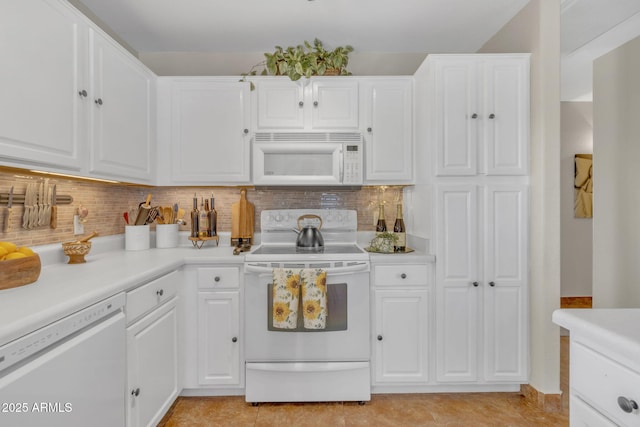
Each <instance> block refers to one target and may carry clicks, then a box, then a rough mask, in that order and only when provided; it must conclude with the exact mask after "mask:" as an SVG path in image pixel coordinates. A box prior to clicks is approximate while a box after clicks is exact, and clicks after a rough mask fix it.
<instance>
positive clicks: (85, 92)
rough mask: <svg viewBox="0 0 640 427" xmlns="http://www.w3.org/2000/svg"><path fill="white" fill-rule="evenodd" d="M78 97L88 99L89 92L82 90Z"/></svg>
mask: <svg viewBox="0 0 640 427" xmlns="http://www.w3.org/2000/svg"><path fill="white" fill-rule="evenodd" d="M78 95H80V96H81V97H83V98H86V97H87V91H86V90H84V89H82V90H81V91H80V92H78Z"/></svg>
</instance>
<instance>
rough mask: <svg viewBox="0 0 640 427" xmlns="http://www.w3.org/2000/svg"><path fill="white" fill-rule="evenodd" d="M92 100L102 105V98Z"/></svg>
mask: <svg viewBox="0 0 640 427" xmlns="http://www.w3.org/2000/svg"><path fill="white" fill-rule="evenodd" d="M93 102H95V103H96V104H97V105H102V98H98V99H96V100H95V101H93Z"/></svg>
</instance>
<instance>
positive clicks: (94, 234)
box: [76, 231, 99, 243]
mask: <svg viewBox="0 0 640 427" xmlns="http://www.w3.org/2000/svg"><path fill="white" fill-rule="evenodd" d="M98 235H99V234H98V232H97V231H94V232H93V233H91V234H89V235H87V236H85V237H83V238H82V239H79V240H76V243H86V242H88V241H89V240H91V239H93V238H94V237H96V236H98Z"/></svg>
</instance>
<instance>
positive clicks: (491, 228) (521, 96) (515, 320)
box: [427, 54, 529, 390]
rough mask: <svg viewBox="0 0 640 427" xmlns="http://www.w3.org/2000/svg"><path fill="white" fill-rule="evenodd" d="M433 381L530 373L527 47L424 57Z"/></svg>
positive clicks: (507, 381)
mask: <svg viewBox="0 0 640 427" xmlns="http://www.w3.org/2000/svg"><path fill="white" fill-rule="evenodd" d="M427 67H428V68H427V70H428V71H427V78H428V102H427V104H428V108H427V111H428V115H429V123H430V127H429V131H428V132H429V140H430V147H431V149H432V152H431V154H432V156H433V161H434V165H433V168H434V169H433V170H434V173H433V176H432V180H433V194H434V218H435V219H434V224H435V230H434V236H433V237H434V240H435V242H434V243H435V246H434V248H435V253H436V319H437V320H436V349H437V350H436V381H437V382H440V383H447V384H458V385H462V384H468V385H477V384H479V385H484V386H488V387H489V388H492V389H496V390H499V389H516V388H517V387H518V386H519V384H521V383H526V382H527V380H528V360H529V356H528V353H529V346H528V341H529V338H528V317H529V315H528V290H527V289H528V220H529V219H528V218H529V206H528V183H529V178H528V170H529V168H528V165H529V55H528V54H504V55H430V56H429V57H428V58H427Z"/></svg>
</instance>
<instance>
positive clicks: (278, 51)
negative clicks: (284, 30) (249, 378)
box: [240, 39, 353, 90]
mask: <svg viewBox="0 0 640 427" xmlns="http://www.w3.org/2000/svg"><path fill="white" fill-rule="evenodd" d="M351 52H353V47H351V46H349V45H346V46H339V47H337V48H335V49H333V50H327V49H325V48H324V46H323V44H322V42H321V41H320V40H318V39H315V40H314V41H313V45H312V44H311V43H309V42H308V41H306V40H305V41H304V44H301V45H297V46H295V47H294V46H289V47H287V48H286V49H284V48H282V47H281V46H276V47H275V50H274V51H273V52H271V53H268V52H267V53H265V54H264V56H265V58H266V59H265V60H264V61H262V62H260V63H258V64H256V65H254V66H253V67H251V70H249V72H248V73H245V74H242V79H241V80H240V81H246V77H247V76H255V75H257V73H258V68H259V67H262V68H263V69H262V72H261V73H260V75H272V76H288V77H289V78H290V79H291V80H292V81H296V80H299V79H300V78H301V77H306V78H309V77H311V76H325V75H332V76H336V75H341V76H346V75H351V73H350V72H349V71H347V65H348V64H349V53H351ZM253 89H254V87H253V83H252V84H251V90H253Z"/></svg>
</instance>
